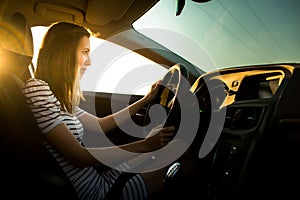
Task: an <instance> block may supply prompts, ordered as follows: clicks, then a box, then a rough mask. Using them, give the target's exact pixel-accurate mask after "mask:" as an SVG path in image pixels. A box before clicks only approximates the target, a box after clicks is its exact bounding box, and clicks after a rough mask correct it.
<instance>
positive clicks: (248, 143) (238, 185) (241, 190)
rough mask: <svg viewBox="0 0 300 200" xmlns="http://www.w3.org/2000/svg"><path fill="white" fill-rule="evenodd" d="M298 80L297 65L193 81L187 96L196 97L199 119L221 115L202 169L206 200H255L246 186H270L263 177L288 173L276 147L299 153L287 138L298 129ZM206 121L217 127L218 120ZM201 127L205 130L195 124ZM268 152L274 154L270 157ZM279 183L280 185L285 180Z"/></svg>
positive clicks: (231, 71)
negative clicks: (283, 171)
mask: <svg viewBox="0 0 300 200" xmlns="http://www.w3.org/2000/svg"><path fill="white" fill-rule="evenodd" d="M299 79H300V72H299V65H289V64H278V65H277V64H273V65H260V66H248V67H236V68H228V69H223V70H219V71H214V72H211V73H208V74H205V75H202V76H200V77H199V78H198V79H197V80H196V81H195V82H194V84H193V85H192V87H191V92H193V93H194V94H196V96H197V99H198V102H199V107H200V112H201V113H204V115H203V116H205V117H211V116H212V114H211V113H215V112H217V113H218V112H221V111H222V112H223V113H225V116H224V117H225V119H224V122H223V124H220V125H219V126H220V127H222V128H221V129H222V130H221V135H220V137H219V139H218V141H217V142H216V144H213V145H214V148H213V150H212V151H211V152H210V154H209V155H208V156H207V157H206V159H205V165H206V169H207V170H205V172H204V175H203V176H204V177H205V178H203V177H201V178H202V179H203V180H204V183H203V186H204V187H206V189H205V192H204V193H205V194H206V196H204V198H205V199H255V198H257V196H255V195H256V194H257V193H255V192H251V191H254V189H253V190H252V189H251V190H249V187H251V188H256V189H259V187H262V188H263V187H264V184H268V185H271V186H273V185H274V184H275V183H274V182H270V181H269V178H270V177H268V176H267V175H266V174H270V173H271V172H272V173H277V171H281V170H282V169H286V168H287V167H286V166H285V163H284V162H281V161H280V159H278V157H277V156H276V155H277V154H281V152H282V149H281V148H280V151H281V152H279V148H278V146H277V145H278V144H279V143H280V145H282V146H283V147H286V149H290V148H291V146H293V148H296V149H298V150H299V147H298V146H296V145H295V144H296V143H295V141H293V139H291V138H292V137H294V136H293V135H294V134H295V132H297V133H299V129H298V128H299V127H300V109H299V108H298V107H299V106H297V104H299V103H297V102H300V97H298V96H299V95H295V94H296V92H297V88H298V86H299V84H300V81H298V80H299ZM291 106H292V107H291ZM205 113H210V114H206V115H205ZM210 120H211V121H209V120H208V122H209V123H214V126H218V124H217V123H218V122H217V121H215V122H212V120H213V118H211V119H210ZM200 121H201V120H200ZM206 121H207V120H206ZM286 122H287V124H288V125H287V124H286ZM200 123H201V122H200ZM289 123H293V126H290V124H289ZM295 124H296V125H295ZM203 126H206V128H209V127H208V125H206V124H203V123H202V124H200V125H199V127H203ZM286 127H289V128H286ZM290 127H292V128H290ZM295 127H297V128H295ZM283 129H284V134H283V131H282V130H283ZM203 130H206V129H205V128H202V129H201V131H203ZM199 134H200V133H199ZM201 134H203V133H201ZM201 138H203V137H201ZM200 142H201V143H202V142H203V141H200ZM298 142H299V141H298ZM297 144H299V143H297ZM286 151H288V150H286ZM270 152H271V153H274V154H271V156H270ZM286 153H287V155H290V154H291V155H293V154H295V153H294V151H291V152H290V151H288V152H286ZM291 162H292V163H293V162H294V161H291ZM201 164H202V165H203V163H201ZM261 166H264V168H261ZM274 166H276V167H274ZM268 167H270V168H268ZM276 170H277V171H276ZM286 171H288V170H287V169H286ZM272 175H274V174H272ZM272 175H270V176H272ZM291 176H292V175H291ZM282 179H284V180H281V181H282V182H280V184H284V182H288V181H289V180H285V179H286V177H284V178H282ZM270 180H271V179H270ZM274 187H275V185H274ZM265 195H266V196H267V195H268V194H265Z"/></svg>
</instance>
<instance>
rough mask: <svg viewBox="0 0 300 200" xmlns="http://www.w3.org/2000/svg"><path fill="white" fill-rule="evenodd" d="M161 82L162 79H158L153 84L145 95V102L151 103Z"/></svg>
mask: <svg viewBox="0 0 300 200" xmlns="http://www.w3.org/2000/svg"><path fill="white" fill-rule="evenodd" d="M160 83H161V80H158V81H156V82H155V83H154V84H153V85H152V86H151V88H150V90H149V92H148V93H147V94H146V95H145V96H144V101H145V104H149V103H151V101H153V100H154V98H155V97H156V96H157V93H158V88H159V84H160Z"/></svg>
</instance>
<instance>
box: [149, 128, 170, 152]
mask: <svg viewBox="0 0 300 200" xmlns="http://www.w3.org/2000/svg"><path fill="white" fill-rule="evenodd" d="M174 131H175V127H174V126H169V127H161V126H159V127H156V128H153V129H152V130H151V132H150V133H149V134H148V135H147V136H146V138H145V139H144V142H145V143H146V145H147V148H148V149H149V152H150V151H155V150H157V149H160V148H162V147H164V146H165V145H167V144H168V143H169V142H170V141H171V140H172V139H173V136H174Z"/></svg>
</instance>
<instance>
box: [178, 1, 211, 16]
mask: <svg viewBox="0 0 300 200" xmlns="http://www.w3.org/2000/svg"><path fill="white" fill-rule="evenodd" d="M192 1H194V2H196V3H206V2H208V1H211V0H192ZM184 5H185V0H177V10H176V16H179V15H180V14H181V12H182V10H183V8H184Z"/></svg>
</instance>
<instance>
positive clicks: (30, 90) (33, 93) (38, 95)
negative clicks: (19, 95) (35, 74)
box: [23, 78, 54, 102]
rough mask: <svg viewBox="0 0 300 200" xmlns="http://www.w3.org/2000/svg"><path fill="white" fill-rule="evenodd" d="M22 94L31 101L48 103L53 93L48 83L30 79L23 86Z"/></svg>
mask: <svg viewBox="0 0 300 200" xmlns="http://www.w3.org/2000/svg"><path fill="white" fill-rule="evenodd" d="M23 93H24V94H25V96H26V97H27V98H28V99H30V100H31V101H33V102H35V101H48V100H49V99H53V98H54V95H53V92H52V91H51V90H50V87H49V85H48V83H46V82H45V81H43V80H40V79H36V78H30V79H28V80H27V81H26V82H25V84H24V86H23Z"/></svg>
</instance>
